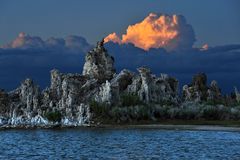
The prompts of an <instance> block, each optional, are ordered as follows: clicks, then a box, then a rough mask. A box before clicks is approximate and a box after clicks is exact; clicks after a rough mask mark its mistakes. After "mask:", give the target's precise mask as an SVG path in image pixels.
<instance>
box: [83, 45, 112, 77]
mask: <svg viewBox="0 0 240 160" xmlns="http://www.w3.org/2000/svg"><path fill="white" fill-rule="evenodd" d="M103 43H104V41H101V42H98V44H97V46H96V47H95V48H94V49H93V50H91V51H89V53H88V54H87V55H86V58H85V60H86V62H85V64H84V67H83V75H86V76H89V77H90V78H95V79H97V80H99V81H100V82H104V81H105V80H110V79H112V77H113V75H114V74H115V68H114V65H113V64H114V58H113V57H112V56H110V55H109V54H108V53H107V50H106V49H105V48H104V46H103Z"/></svg>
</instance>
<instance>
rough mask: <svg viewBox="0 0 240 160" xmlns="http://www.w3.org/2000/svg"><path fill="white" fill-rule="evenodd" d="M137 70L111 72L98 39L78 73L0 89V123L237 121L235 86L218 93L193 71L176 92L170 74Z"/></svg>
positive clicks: (239, 102)
mask: <svg viewBox="0 0 240 160" xmlns="http://www.w3.org/2000/svg"><path fill="white" fill-rule="evenodd" d="M137 70H138V72H139V73H134V72H132V71H129V70H126V69H124V70H122V71H121V72H120V73H118V74H117V73H116V72H115V68H114V58H113V57H111V56H110V55H109V54H108V53H107V50H106V49H105V48H104V46H103V41H101V42H99V43H98V44H97V46H96V47H95V48H94V49H93V50H92V51H90V52H89V53H88V54H87V55H86V62H85V64H84V68H83V73H82V75H81V74H71V73H69V74H63V73H60V72H59V71H58V70H52V71H51V85H50V87H49V88H46V89H44V90H43V91H40V89H39V87H38V86H37V85H36V84H35V83H34V82H33V81H32V80H31V79H26V80H25V81H24V82H22V83H21V85H20V87H18V88H17V89H15V90H13V91H11V92H9V93H7V92H5V91H4V90H0V126H2V127H19V126H40V127H43V126H54V125H61V126H82V125H91V124H98V123H133V122H134V123H135V122H141V121H148V122H158V121H161V120H169V119H171V120H172V119H176V120H240V94H239V92H238V90H237V89H236V88H235V90H234V92H233V93H231V94H230V95H222V93H221V89H220V88H219V86H218V84H217V82H216V81H212V82H211V83H210V85H208V83H207V75H205V74H204V73H199V74H196V75H194V76H193V79H192V82H191V83H190V84H188V85H184V86H183V89H182V91H181V92H179V91H178V80H177V79H176V78H174V77H171V76H169V75H167V74H160V75H159V76H156V75H154V74H152V73H151V71H150V69H148V68H147V67H140V68H138V69H137ZM179 93H180V94H179Z"/></svg>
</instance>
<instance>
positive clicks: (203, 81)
mask: <svg viewBox="0 0 240 160" xmlns="http://www.w3.org/2000/svg"><path fill="white" fill-rule="evenodd" d="M182 95H183V100H184V101H194V102H200V101H206V100H219V99H221V98H222V97H221V90H220V88H219V87H218V84H217V82H216V81H215V80H213V81H212V82H211V85H210V86H208V85H207V76H206V74H204V73H199V74H197V75H195V76H193V80H192V83H191V84H190V85H184V86H183V93H182Z"/></svg>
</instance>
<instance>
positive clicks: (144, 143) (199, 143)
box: [0, 128, 240, 160]
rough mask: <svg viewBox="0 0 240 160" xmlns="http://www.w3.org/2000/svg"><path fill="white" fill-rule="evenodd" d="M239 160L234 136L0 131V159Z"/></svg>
mask: <svg viewBox="0 0 240 160" xmlns="http://www.w3.org/2000/svg"><path fill="white" fill-rule="evenodd" d="M88 158H90V159H94V158H96V159H103V158H104V159H146V158H147V159H159V158H160V159H191V160H193V159H240V133H238V132H220V131H218V132H216V131H176V130H159V129H99V128H96V129H90V128H87V129H59V130H42V129H36V130H5V131H0V159H88Z"/></svg>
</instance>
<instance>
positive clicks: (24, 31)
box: [0, 0, 240, 93]
mask: <svg viewBox="0 0 240 160" xmlns="http://www.w3.org/2000/svg"><path fill="white" fill-rule="evenodd" d="M239 12H240V1H239V0H211V1H210V0H201V1H193V0H181V1H180V0H166V1H162V0H121V1H113V0H102V1H99V0H95V1H94V0H88V1H83V0H68V1H67V0H41V1H37V0H21V1H20V0H0V88H4V89H7V90H12V89H14V88H16V87H18V86H19V85H20V82H21V81H23V80H24V79H25V78H32V79H33V80H34V81H36V83H38V84H39V85H40V86H41V88H44V87H46V86H48V85H49V82H50V74H49V72H50V70H51V69H54V68H56V69H58V70H60V71H61V72H64V73H66V72H67V73H68V72H71V73H76V72H77V73H81V72H82V67H83V64H84V57H85V54H86V53H87V52H88V51H89V50H90V49H92V47H93V46H94V45H95V44H96V42H97V41H99V40H101V39H102V38H105V40H107V41H106V43H105V47H106V48H107V50H108V52H109V54H111V55H113V56H114V58H115V66H116V69H117V71H118V72H120V71H121V69H124V68H127V69H130V70H132V71H135V72H136V68H137V67H140V66H147V67H149V68H150V69H151V70H152V72H153V73H154V74H157V75H159V74H160V73H167V74H169V75H170V76H174V77H176V78H177V79H178V80H179V82H180V88H181V85H183V84H189V83H190V82H191V79H192V76H193V75H194V74H196V73H200V72H204V73H206V74H207V75H208V77H209V81H208V82H209V83H210V82H211V80H214V79H215V80H217V81H218V82H219V85H220V86H221V88H222V90H223V92H224V93H229V92H231V91H232V90H233V87H234V86H236V87H238V88H239V89H240V81H239V79H240V66H239V64H240V63H239V62H240V29H239V28H240V13H239ZM205 44H207V45H205ZM202 46H204V47H202Z"/></svg>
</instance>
